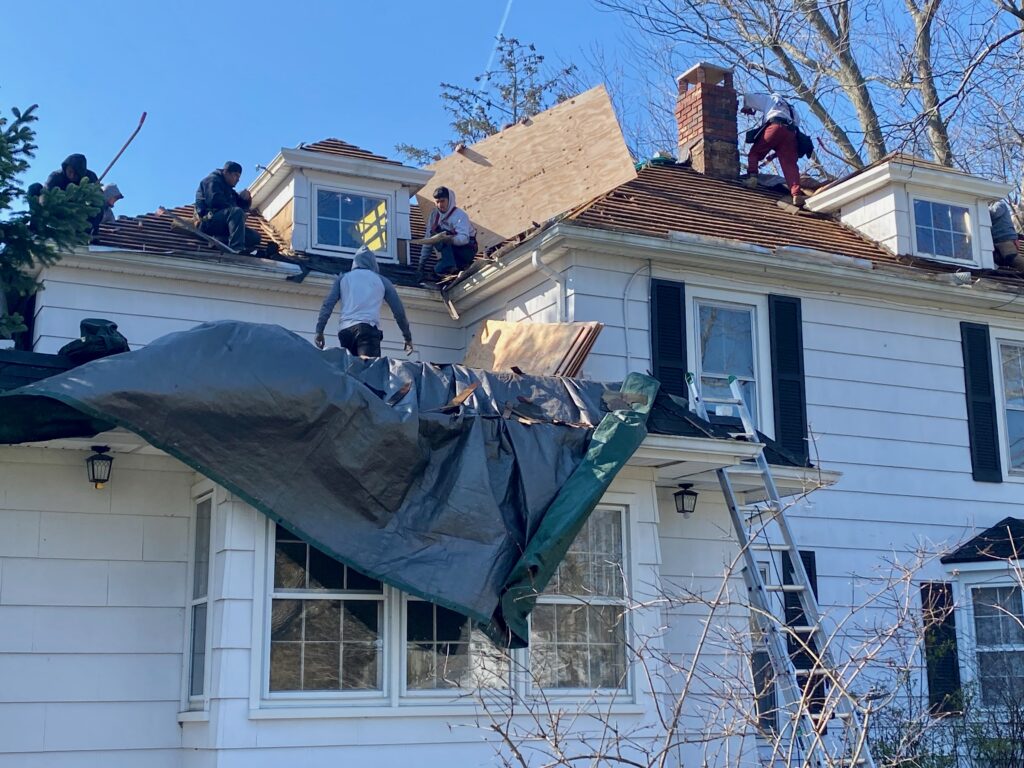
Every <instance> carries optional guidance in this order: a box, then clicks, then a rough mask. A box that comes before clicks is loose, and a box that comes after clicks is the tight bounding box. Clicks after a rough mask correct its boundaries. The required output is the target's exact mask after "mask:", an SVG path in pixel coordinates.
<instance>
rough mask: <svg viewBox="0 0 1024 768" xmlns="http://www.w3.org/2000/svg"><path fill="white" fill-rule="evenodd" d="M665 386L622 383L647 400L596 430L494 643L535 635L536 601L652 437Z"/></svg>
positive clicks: (514, 584) (520, 565)
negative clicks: (652, 416) (652, 419)
mask: <svg viewBox="0 0 1024 768" xmlns="http://www.w3.org/2000/svg"><path fill="white" fill-rule="evenodd" d="M660 386H661V385H660V383H659V382H658V381H657V380H656V379H652V378H651V377H650V376H644V375H643V374H640V373H631V374H629V375H628V376H627V377H626V380H625V381H624V382H623V383H622V389H621V391H622V392H623V393H628V394H637V395H642V396H643V397H641V398H638V400H639V402H638V403H637V405H635V406H634V408H633V409H632V410H629V411H624V410H620V411H613V412H612V413H609V414H607V415H606V416H605V417H604V418H602V419H601V423H600V424H598V426H597V429H596V430H594V435H593V437H592V438H591V440H590V445H589V447H588V448H587V454H586V456H585V457H584V458H583V461H582V462H581V463H580V465H579V466H578V467H577V468H576V471H575V472H573V474H572V475H571V476H570V477H569V480H568V481H567V482H566V483H565V485H563V486H562V489H561V490H560V491H559V492H558V495H557V496H555V499H554V501H552V502H551V505H550V506H549V507H548V509H547V511H546V512H545V513H544V519H543V520H542V521H541V523H540V526H539V527H538V528H537V532H536V533H535V534H534V535H533V537H532V538H531V539H530V541H529V543H528V544H527V545H526V550H525V551H524V552H523V556H522V557H521V558H519V561H518V562H517V563H516V565H515V567H514V568H513V569H512V572H511V574H509V577H508V579H507V580H506V582H505V589H504V590H503V592H502V595H501V611H500V613H501V615H503V616H504V618H505V621H506V623H507V627H504V628H500V627H496V626H494V625H493V624H492V625H490V626H489V627H488V634H489V635H490V636H491V637H492V639H494V640H495V641H498V642H500V643H501V644H507V645H509V647H516V646H517V645H518V643H517V642H516V640H517V639H518V638H528V637H529V636H530V634H529V623H528V618H529V615H530V612H531V611H532V610H533V606H534V604H535V603H536V602H537V596H538V595H539V594H540V593H541V592H543V591H544V588H545V587H546V586H547V584H548V582H549V581H550V580H551V577H552V576H554V574H555V571H556V570H557V569H558V566H559V564H560V563H561V562H562V559H563V558H564V557H565V553H566V552H568V551H569V547H570V546H571V545H572V542H573V541H574V540H575V538H576V535H577V534H578V533H579V532H580V530H581V529H582V528H583V526H584V524H585V523H586V522H587V518H588V517H590V513H591V512H593V511H594V508H595V507H597V505H598V503H599V502H600V501H601V498H602V497H603V496H604V494H605V492H606V491H607V490H608V487H609V486H610V485H611V484H612V481H613V480H614V479H615V476H616V475H617V474H618V473H619V470H621V469H622V468H623V467H624V466H626V462H628V461H629V459H630V458H631V457H632V456H633V454H634V453H636V450H637V448H639V447H640V444H641V443H642V442H643V440H644V438H645V437H646V436H647V415H648V414H649V413H650V410H651V406H652V405H653V404H654V398H655V396H656V395H657V394H658V388H659V387H660Z"/></svg>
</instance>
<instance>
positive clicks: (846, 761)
mask: <svg viewBox="0 0 1024 768" xmlns="http://www.w3.org/2000/svg"><path fill="white" fill-rule="evenodd" d="M867 762H868V761H867V758H865V757H837V758H836V759H835V764H836V765H838V766H847V765H849V766H854V765H867Z"/></svg>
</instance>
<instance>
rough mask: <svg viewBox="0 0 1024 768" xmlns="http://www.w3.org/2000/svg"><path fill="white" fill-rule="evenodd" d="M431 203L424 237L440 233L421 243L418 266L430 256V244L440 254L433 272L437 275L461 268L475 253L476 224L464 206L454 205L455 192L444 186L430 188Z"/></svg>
mask: <svg viewBox="0 0 1024 768" xmlns="http://www.w3.org/2000/svg"><path fill="white" fill-rule="evenodd" d="M434 205H436V206H437V207H436V208H434V210H432V211H431V212H430V218H429V219H428V220H427V237H432V236H434V235H444V237H443V238H442V239H441V241H440V242H438V243H435V244H434V245H424V246H423V247H422V248H421V249H420V270H422V269H423V265H424V264H425V263H426V261H427V258H428V257H429V256H430V250H431V248H437V250H438V252H439V253H440V254H441V258H440V259H438V261H437V265H436V266H435V267H434V272H436V273H437V274H438V275H451V274H455V273H457V272H461V271H462V270H464V269H465V268H466V267H468V266H469V265H470V264H472V263H473V258H474V257H475V256H476V251H477V244H476V228H475V227H474V226H473V223H472V222H471V221H470V220H469V216H468V215H467V214H466V212H465V211H464V210H462V209H461V208H459V207H457V206H456V205H455V192H454V191H453V190H451V189H448V187H438V188H437V189H435V190H434Z"/></svg>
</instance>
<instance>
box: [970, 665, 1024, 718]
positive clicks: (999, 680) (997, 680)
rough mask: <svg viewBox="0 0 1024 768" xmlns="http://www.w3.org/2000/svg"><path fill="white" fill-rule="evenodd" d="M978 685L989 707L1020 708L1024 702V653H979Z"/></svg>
mask: <svg viewBox="0 0 1024 768" xmlns="http://www.w3.org/2000/svg"><path fill="white" fill-rule="evenodd" d="M978 684H979V685H980V686H981V700H982V703H983V704H984V705H985V706H988V707H1004V706H1006V707H1019V706H1020V704H1021V702H1024V651H1010V652H1006V653H1002V652H987V651H986V652H981V653H978Z"/></svg>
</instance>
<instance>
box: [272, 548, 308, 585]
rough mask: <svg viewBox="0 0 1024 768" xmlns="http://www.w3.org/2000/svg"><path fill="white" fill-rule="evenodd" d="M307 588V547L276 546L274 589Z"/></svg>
mask: <svg viewBox="0 0 1024 768" xmlns="http://www.w3.org/2000/svg"><path fill="white" fill-rule="evenodd" d="M305 588H306V545H305V544H303V543H301V542H280V541H279V542H277V543H276V544H275V545H274V589H305Z"/></svg>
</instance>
